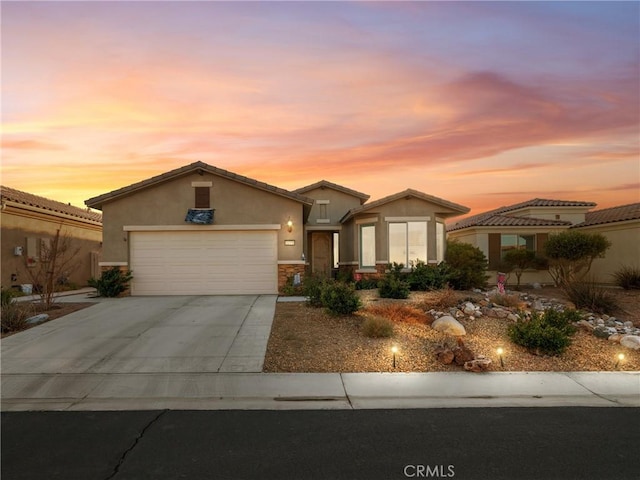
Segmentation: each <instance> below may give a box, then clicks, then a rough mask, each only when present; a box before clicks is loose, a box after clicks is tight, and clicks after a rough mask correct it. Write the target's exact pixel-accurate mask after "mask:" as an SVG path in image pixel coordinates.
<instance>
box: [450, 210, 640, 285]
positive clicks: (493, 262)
mask: <svg viewBox="0 0 640 480" xmlns="http://www.w3.org/2000/svg"><path fill="white" fill-rule="evenodd" d="M635 205H636V206H635V209H634V206H633V205H627V206H624V207H616V208H613V209H605V210H600V211H593V212H590V210H591V209H592V208H593V207H595V206H596V204H595V203H593V202H586V201H567V200H549V199H542V198H534V199H532V200H527V201H525V202H521V203H517V204H514V205H508V206H504V207H500V208H497V209H494V210H490V211H487V212H484V213H480V214H477V215H473V216H470V217H468V218H465V219H462V220H460V221H459V222H456V223H453V224H451V225H449V226H448V228H447V235H448V238H449V239H450V240H457V241H460V242H465V243H470V244H471V245H474V246H475V247H478V248H479V249H480V250H482V252H483V253H484V254H485V255H486V257H487V259H488V261H489V274H490V278H496V277H495V276H496V274H497V271H498V269H499V268H500V264H501V261H502V258H503V256H504V253H505V252H506V251H508V250H510V249H514V248H521V249H527V250H532V251H535V252H537V253H539V254H542V252H543V246H544V242H545V241H546V240H547V238H548V236H549V234H553V233H557V232H561V231H564V230H567V229H569V228H572V229H573V228H575V229H580V230H583V231H589V232H591V231H593V232H595V231H598V232H600V233H603V234H605V236H607V237H609V238H610V240H612V242H613V246H612V247H611V248H610V249H609V250H608V251H607V254H606V257H605V258H604V259H598V260H596V261H595V262H594V265H593V267H592V268H593V270H592V271H593V273H594V275H596V280H597V281H599V282H601V283H612V278H610V276H609V274H610V273H612V272H613V271H615V270H617V269H618V268H620V266H622V265H623V264H630V263H634V262H635V264H636V265H637V264H638V260H639V258H640V256H639V255H638V248H639V247H638V245H639V244H640V242H639V241H638V240H639V238H638V235H639V233H638V225H639V223H640V220H639V219H638V208H637V205H638V204H635ZM634 215H635V218H633V217H634ZM534 282H538V283H542V284H551V283H553V279H552V278H551V276H550V275H549V272H548V270H546V269H544V270H534V269H531V270H528V271H525V272H524V274H523V276H522V283H534Z"/></svg>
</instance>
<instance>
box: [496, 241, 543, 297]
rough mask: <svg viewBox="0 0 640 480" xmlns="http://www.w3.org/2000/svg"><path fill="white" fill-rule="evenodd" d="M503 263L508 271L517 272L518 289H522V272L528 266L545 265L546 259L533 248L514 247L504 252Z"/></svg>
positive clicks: (537, 266)
mask: <svg viewBox="0 0 640 480" xmlns="http://www.w3.org/2000/svg"><path fill="white" fill-rule="evenodd" d="M502 260H503V265H504V266H505V267H506V268H505V269H506V270H507V271H508V272H513V273H515V274H516V289H517V290H519V289H520V279H521V278H522V273H523V272H524V271H525V270H526V269H528V268H541V267H543V266H544V265H545V263H546V262H545V260H544V259H543V258H540V257H538V256H537V255H536V253H535V252H532V251H531V250H523V249H513V250H508V251H507V252H505V254H504V258H503V259H502Z"/></svg>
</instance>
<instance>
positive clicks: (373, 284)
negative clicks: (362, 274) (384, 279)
mask: <svg viewBox="0 0 640 480" xmlns="http://www.w3.org/2000/svg"><path fill="white" fill-rule="evenodd" d="M379 281H380V280H379V279H377V278H361V279H360V280H358V281H357V282H356V290H372V289H374V288H378V282H379Z"/></svg>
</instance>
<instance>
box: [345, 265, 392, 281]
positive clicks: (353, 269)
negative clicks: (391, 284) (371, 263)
mask: <svg viewBox="0 0 640 480" xmlns="http://www.w3.org/2000/svg"><path fill="white" fill-rule="evenodd" d="M358 270H360V267H358V266H357V265H340V273H341V274H349V273H350V274H351V277H352V278H353V279H355V278H356V275H360V278H363V279H370V278H375V279H378V278H382V277H383V276H384V274H385V273H386V271H387V265H380V264H378V265H376V271H375V272H373V271H372V272H364V273H363V272H358Z"/></svg>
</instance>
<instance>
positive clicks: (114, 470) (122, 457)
mask: <svg viewBox="0 0 640 480" xmlns="http://www.w3.org/2000/svg"><path fill="white" fill-rule="evenodd" d="M168 411H169V410H168V409H166V410H162V411H161V412H160V413H158V415H156V416H155V417H154V418H152V419H151V420H150V421H149V423H147V424H146V425H145V426H144V428H143V429H142V430H141V431H140V433H139V434H138V436H137V437H136V438H135V440H134V441H133V444H132V445H131V446H130V447H129V448H127V449H126V450H125V451H124V452H123V453H122V455H121V456H120V460H118V464H117V465H116V466H115V467H114V468H113V472H112V473H111V475H109V476H108V477H107V478H105V479H104V480H110V479H112V478H115V476H116V475H117V474H118V473H119V472H120V467H122V464H123V463H124V461H125V459H126V457H127V455H129V453H130V452H132V451H133V449H134V448H136V446H137V445H138V443H139V442H140V440H142V437H144V434H145V433H147V430H149V428H150V427H151V425H153V424H154V423H156V422H157V421H158V420H160V417H162V416H163V415H164V414H165V413H167V412H168Z"/></svg>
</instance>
